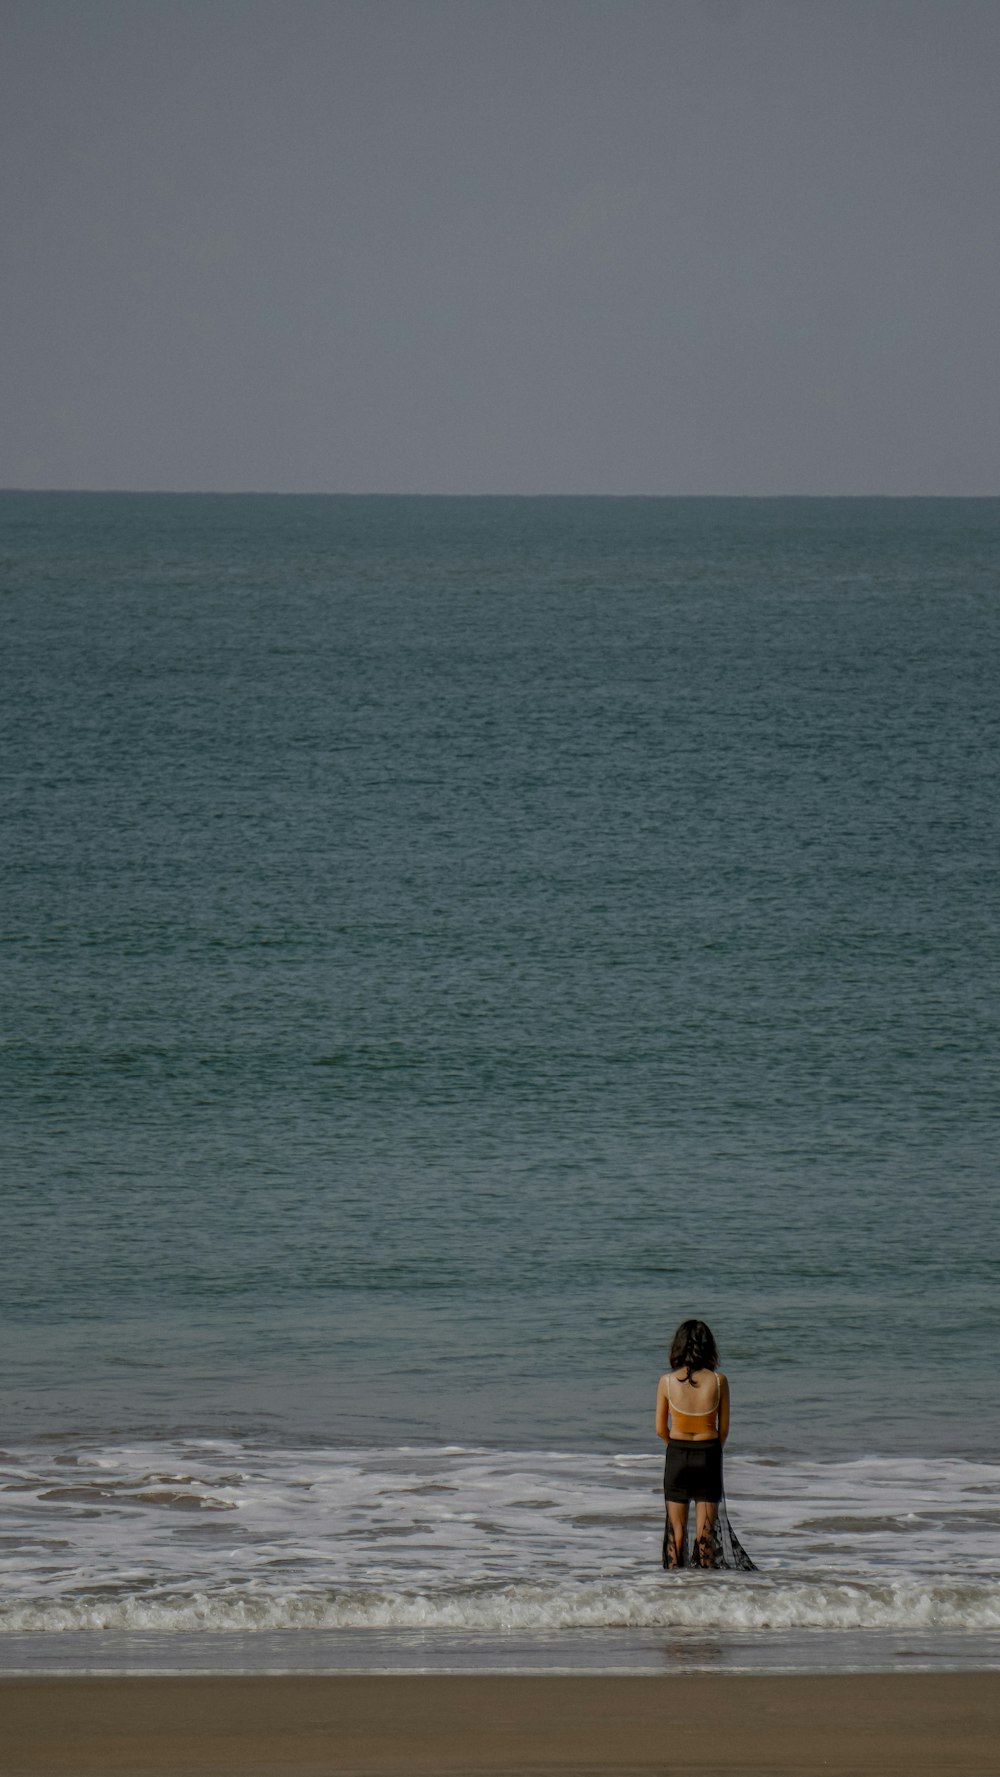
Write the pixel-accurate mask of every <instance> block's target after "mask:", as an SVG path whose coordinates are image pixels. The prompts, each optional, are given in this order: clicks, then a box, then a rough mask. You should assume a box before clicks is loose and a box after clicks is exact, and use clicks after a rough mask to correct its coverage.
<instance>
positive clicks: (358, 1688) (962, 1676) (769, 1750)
mask: <svg viewBox="0 0 1000 1777" xmlns="http://www.w3.org/2000/svg"><path fill="white" fill-rule="evenodd" d="M0 1723H2V1727H0V1746H2V1754H3V1757H2V1764H3V1770H4V1773H5V1777H97V1773H98V1772H100V1773H102V1777H103V1774H105V1773H107V1774H113V1773H122V1774H125V1773H128V1774H129V1777H140V1774H144V1773H149V1774H150V1777H154V1774H155V1777H201V1774H202V1773H204V1777H208V1774H209V1773H212V1774H213V1777H227V1774H228V1773H232V1777H237V1774H238V1777H279V1774H280V1777H320V1773H323V1774H324V1777H329V1773H330V1772H331V1771H333V1770H335V1771H336V1772H337V1773H338V1777H396V1774H397V1773H399V1774H400V1777H402V1773H404V1772H407V1773H418V1774H422V1773H427V1774H428V1777H430V1774H431V1773H435V1774H437V1773H442V1774H443V1773H450V1772H454V1773H456V1774H457V1773H462V1774H463V1777H475V1774H477V1773H484V1774H486V1773H495V1774H498V1777H499V1774H509V1777H514V1774H515V1773H517V1774H519V1777H527V1774H529V1773H530V1777H541V1774H543V1773H548V1772H552V1773H556V1772H561V1773H563V1777H567V1774H569V1773H593V1774H595V1777H596V1774H598V1773H607V1774H608V1777H612V1774H613V1777H640V1774H641V1777H645V1774H646V1773H648V1774H649V1777H653V1774H654V1773H656V1774H657V1777H664V1774H665V1773H673V1772H675V1771H676V1772H680V1771H685V1772H696V1773H698V1772H700V1773H702V1774H703V1777H709V1774H711V1777H723V1774H726V1777H728V1774H733V1777H736V1774H738V1773H746V1774H748V1777H749V1774H751V1773H752V1774H753V1777H764V1774H765V1773H766V1774H767V1777H783V1774H786V1773H787V1777H793V1774H794V1777H814V1774H815V1777H819V1774H820V1773H821V1772H822V1773H823V1774H824V1777H876V1774H878V1777H886V1774H888V1773H898V1774H899V1777H904V1774H905V1777H931V1774H932V1773H933V1777H995V1772H996V1766H997V1757H996V1748H997V1745H998V1744H1000V1673H940V1674H938V1675H937V1676H936V1678H935V1681H934V1683H933V1684H928V1683H927V1681H926V1679H925V1678H923V1677H921V1676H920V1675H918V1674H916V1673H894V1674H891V1675H886V1674H864V1675H847V1674H838V1675H815V1674H813V1675H798V1676H785V1677H778V1676H775V1675H769V1674H761V1675H756V1676H747V1675H740V1674H732V1675H723V1681H722V1682H720V1677H719V1676H713V1675H709V1674H705V1673H692V1674H687V1675H682V1674H673V1675H668V1676H663V1677H629V1676H624V1675H616V1676H613V1677H611V1676H606V1675H604V1676H597V1675H592V1674H591V1675H586V1676H582V1675H574V1676H558V1675H548V1676H541V1675H537V1676H530V1677H525V1676H513V1675H504V1676H497V1675H493V1676H483V1675H473V1674H466V1675H462V1676H455V1675H443V1674H435V1675H426V1674H425V1675H417V1674H412V1675H408V1676H393V1677H390V1676H382V1675H372V1674H357V1675H345V1674H341V1675H327V1676H320V1675H313V1676H298V1677H276V1676H271V1677H267V1676H254V1677H250V1676H245V1677H208V1676H200V1677H199V1676H184V1677H180V1676H175V1677H162V1676H161V1677H155V1678H151V1677H139V1676H133V1677H125V1678H121V1677H119V1678H112V1677H107V1678H101V1677H83V1676H74V1677H63V1678H51V1677H28V1678H14V1677H3V1678H0Z"/></svg>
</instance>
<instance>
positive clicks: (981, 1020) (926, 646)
mask: <svg viewBox="0 0 1000 1777" xmlns="http://www.w3.org/2000/svg"><path fill="white" fill-rule="evenodd" d="M998 666H1000V500H971V499H970V500H927V499H914V500H879V499H871V500H867V499H850V500H837V499H826V500H819V499H817V500H809V499H794V500H792V499H789V500H755V499H602V498H552V499H513V498H510V499H508V498H470V499H450V498H412V499H411V498H402V497H400V498H377V497H372V498H362V497H343V498H340V497H322V496H315V497H313V496H301V497H299V496H264V495H261V496H250V495H247V496H207V495H206V496H199V495H176V496H175V495H149V496H146V495H118V494H56V493H51V494H47V493H38V494H34V493H4V494H0V673H2V698H0V736H2V750H0V761H2V766H0V769H2V797H3V829H2V830H3V846H2V853H0V885H2V895H0V900H2V909H3V921H2V933H0V937H2V951H0V958H2V980H3V988H2V1004H0V1017H2V1022H3V1029H2V1049H0V1067H2V1077H0V1132H2V1175H0V1205H2V1218H3V1219H2V1231H0V1316H2V1327H3V1343H2V1352H3V1360H2V1365H0V1578H2V1584H0V1664H2V1666H3V1667H4V1668H5V1669H7V1670H22V1669H23V1670H56V1669H60V1670H61V1669H91V1670H93V1669H98V1668H104V1667H107V1668H108V1669H114V1670H119V1669H150V1670H167V1669H171V1670H172V1669H181V1668H190V1667H192V1666H193V1667H196V1668H199V1667H200V1668H202V1669H205V1668H207V1666H211V1667H212V1668H213V1669H223V1670H231V1669H243V1668H247V1667H250V1668H254V1669H258V1668H267V1669H282V1670H308V1669H324V1668H326V1667H333V1668H342V1667H354V1668H357V1667H358V1666H363V1667H370V1668H372V1669H384V1668H387V1667H397V1666H398V1667H401V1668H404V1669H414V1668H423V1667H430V1668H433V1669H443V1668H445V1667H458V1668H462V1669H465V1668H472V1667H476V1666H480V1667H482V1666H486V1667H492V1666H498V1667H501V1668H504V1669H512V1668H513V1667H518V1666H525V1667H528V1668H530V1669H547V1670H554V1669H581V1668H597V1667H601V1668H609V1669H629V1670H661V1669H664V1668H671V1667H681V1668H691V1667H698V1666H705V1667H708V1668H713V1669H715V1668H732V1669H761V1668H764V1667H767V1668H770V1669H774V1668H776V1667H781V1668H782V1669H802V1670H804V1669H813V1668H815V1667H819V1666H822V1667H824V1668H828V1669H847V1668H862V1669H864V1668H871V1667H873V1666H875V1665H879V1664H887V1665H891V1664H893V1663H894V1662H898V1661H900V1660H905V1661H907V1662H908V1663H909V1664H910V1665H911V1666H912V1665H913V1664H914V1663H921V1662H922V1663H924V1664H926V1665H929V1666H934V1665H941V1664H952V1665H967V1666H975V1665H1000V1455H998V1435H997V1433H998V1423H1000V1416H998V1409H1000V1387H998V1380H997V1374H998V1362H997V1359H998V1347H1000V1339H998V1308H997V1302H998V1293H997V1281H998V1263H997V1259H998V1253H997V1239H996V1227H997V1215H996V1199H997V1189H996V1187H997V1153H998V1144H997V1134H998V1114H997V1113H998V1102H997V1093H998V1089H997V1078H998V1060H1000V1038H998V1020H1000V893H998V881H997V878H998V860H1000V797H998V793H997V785H998V752H1000V713H998V712H1000V705H998V698H997V684H998ZM691 1314H698V1315H701V1316H704V1317H705V1318H707V1319H708V1320H709V1321H710V1322H711V1324H712V1326H713V1328H714V1330H715V1333H716V1336H717V1338H718V1341H719V1345H720V1349H721V1353H722V1366H723V1368H724V1369H725V1371H726V1373H727V1374H728V1376H729V1378H730V1382H731V1387H732V1396H733V1427H732V1434H731V1439H730V1443H729V1446H728V1448H727V1495H728V1497H729V1505H730V1511H731V1514H732V1516H733V1520H734V1523H735V1524H736V1527H737V1529H738V1531H739V1534H740V1537H741V1539H742V1540H743V1541H744V1542H745V1544H746V1545H747V1547H748V1548H749V1550H750V1552H751V1554H752V1555H753V1557H754V1559H755V1561H756V1562H757V1564H758V1568H759V1570H760V1571H759V1573H757V1574H754V1575H705V1574H684V1575H679V1576H678V1575H670V1576H667V1575H665V1574H664V1573H663V1572H662V1571H661V1570H660V1567H659V1558H660V1550H659V1542H660V1534H661V1529H662V1494H661V1491H660V1474H661V1469H662V1447H659V1446H658V1445H657V1441H656V1438H655V1436H654V1434H653V1404H654V1395H655V1389H656V1381H657V1377H658V1375H659V1374H660V1372H661V1370H662V1369H663V1368H664V1366H665V1362H666V1350H667V1347H668V1345H669V1341H670V1337H671V1334H672V1332H673V1329H674V1327H675V1326H676V1324H677V1322H678V1321H679V1320H681V1319H682V1318H684V1317H686V1316H688V1315H691Z"/></svg>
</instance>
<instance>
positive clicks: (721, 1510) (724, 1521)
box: [663, 1438, 757, 1573]
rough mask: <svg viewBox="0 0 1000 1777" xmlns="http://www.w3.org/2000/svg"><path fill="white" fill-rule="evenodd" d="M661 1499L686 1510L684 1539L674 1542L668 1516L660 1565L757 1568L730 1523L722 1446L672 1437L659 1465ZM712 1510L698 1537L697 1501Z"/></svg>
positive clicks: (742, 1570)
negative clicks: (661, 1464)
mask: <svg viewBox="0 0 1000 1777" xmlns="http://www.w3.org/2000/svg"><path fill="white" fill-rule="evenodd" d="M663 1496H664V1501H665V1502H671V1501H672V1502H673V1503H674V1504H676V1505H686V1506H687V1521H686V1528H685V1535H684V1539H683V1541H682V1543H681V1546H680V1547H679V1548H678V1547H676V1546H675V1544H674V1539H673V1533H672V1530H671V1525H670V1516H669V1513H668V1515H667V1521H666V1525H665V1527H664V1532H663V1565H664V1567H665V1568H668V1569H676V1568H679V1567H703V1568H716V1569H718V1568H731V1569H734V1570H736V1571H737V1572H740V1573H756V1571H757V1569H756V1567H755V1566H754V1563H753V1562H752V1561H751V1559H750V1557H749V1555H748V1554H747V1552H746V1550H745V1548H744V1547H743V1544H742V1543H741V1542H740V1539H739V1537H738V1536H737V1535H736V1532H735V1530H734V1529H733V1527H732V1525H731V1524H730V1522H729V1513H728V1512H727V1510H726V1495H725V1490H724V1488H723V1485H722V1445H721V1443H720V1442H719V1440H718V1438H711V1439H709V1438H705V1439H699V1440H697V1441H694V1442H691V1443H685V1442H684V1441H683V1439H681V1438H671V1439H670V1441H669V1442H668V1444H667V1457H666V1461H665V1463H664V1465H663ZM699 1500H701V1501H704V1502H705V1503H707V1504H708V1505H710V1506H712V1507H714V1508H715V1509H714V1511H713V1512H710V1513H709V1518H710V1522H709V1523H707V1524H706V1525H705V1528H704V1530H703V1531H702V1534H701V1536H699V1535H698V1501H699Z"/></svg>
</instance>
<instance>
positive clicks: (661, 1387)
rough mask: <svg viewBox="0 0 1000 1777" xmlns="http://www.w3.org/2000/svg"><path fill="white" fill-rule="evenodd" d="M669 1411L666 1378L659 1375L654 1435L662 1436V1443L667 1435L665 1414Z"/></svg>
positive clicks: (665, 1440)
mask: <svg viewBox="0 0 1000 1777" xmlns="http://www.w3.org/2000/svg"><path fill="white" fill-rule="evenodd" d="M669 1411H670V1408H669V1406H668V1404H667V1378H666V1377H665V1376H661V1377H660V1380H659V1382H658V1383H657V1385H656V1435H657V1437H658V1438H662V1439H663V1442H664V1443H666V1442H667V1438H668V1435H669V1434H668V1432H667V1414H668V1413H669Z"/></svg>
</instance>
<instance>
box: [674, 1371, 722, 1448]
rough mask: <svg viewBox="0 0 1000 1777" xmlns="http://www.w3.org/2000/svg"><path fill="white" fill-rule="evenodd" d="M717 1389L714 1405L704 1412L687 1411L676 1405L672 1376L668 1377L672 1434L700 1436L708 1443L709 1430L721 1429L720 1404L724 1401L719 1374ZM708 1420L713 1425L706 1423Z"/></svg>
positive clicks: (676, 1436) (688, 1436)
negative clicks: (671, 1381) (672, 1396)
mask: <svg viewBox="0 0 1000 1777" xmlns="http://www.w3.org/2000/svg"><path fill="white" fill-rule="evenodd" d="M715 1390H716V1393H715V1406H714V1407H709V1408H708V1409H707V1411H706V1412H704V1413H685V1412H684V1411H683V1410H682V1409H681V1408H680V1407H675V1406H674V1403H673V1401H672V1400H671V1398H670V1377H669V1376H668V1377H667V1407H668V1409H669V1411H670V1432H671V1436H673V1437H675V1438H698V1437H700V1438H702V1439H704V1441H705V1442H706V1443H707V1441H708V1440H707V1439H706V1438H705V1433H706V1432H708V1431H714V1432H717V1431H718V1429H719V1406H720V1403H721V1401H722V1383H721V1382H720V1381H719V1378H718V1376H716V1378H715ZM706 1420H711V1421H712V1423H711V1425H707V1424H706V1423H705V1422H706Z"/></svg>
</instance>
